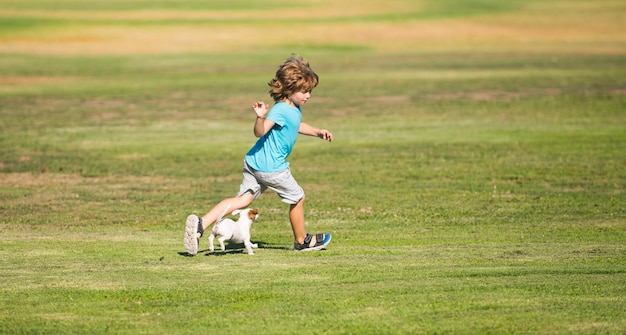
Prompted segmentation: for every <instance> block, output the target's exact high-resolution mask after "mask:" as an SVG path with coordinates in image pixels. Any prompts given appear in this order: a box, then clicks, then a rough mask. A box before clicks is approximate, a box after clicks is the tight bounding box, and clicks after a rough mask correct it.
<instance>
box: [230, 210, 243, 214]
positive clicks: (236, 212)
mask: <svg viewBox="0 0 626 335" xmlns="http://www.w3.org/2000/svg"><path fill="white" fill-rule="evenodd" d="M239 213H241V209H235V210H234V211H233V212H232V213H230V215H237V214H239Z"/></svg>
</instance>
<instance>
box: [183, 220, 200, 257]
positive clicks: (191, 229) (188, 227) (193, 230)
mask: <svg viewBox="0 0 626 335" xmlns="http://www.w3.org/2000/svg"><path fill="white" fill-rule="evenodd" d="M198 222H199V220H198V216H197V215H194V214H191V215H189V216H188V217H187V222H185V238H184V239H183V243H184V244H185V250H187V252H188V253H189V254H190V255H192V256H193V255H196V254H197V253H198V237H197V236H198Z"/></svg>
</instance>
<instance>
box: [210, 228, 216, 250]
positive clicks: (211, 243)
mask: <svg viewBox="0 0 626 335" xmlns="http://www.w3.org/2000/svg"><path fill="white" fill-rule="evenodd" d="M213 239H215V235H214V234H213V232H211V235H209V251H210V252H213V251H215V248H214V247H213Z"/></svg>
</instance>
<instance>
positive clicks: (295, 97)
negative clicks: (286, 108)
mask: <svg viewBox="0 0 626 335" xmlns="http://www.w3.org/2000/svg"><path fill="white" fill-rule="evenodd" d="M310 97H311V91H308V92H297V93H294V94H292V95H291V101H293V103H295V104H296V105H298V106H302V105H304V104H305V103H306V102H307V101H308V100H309V98H310Z"/></svg>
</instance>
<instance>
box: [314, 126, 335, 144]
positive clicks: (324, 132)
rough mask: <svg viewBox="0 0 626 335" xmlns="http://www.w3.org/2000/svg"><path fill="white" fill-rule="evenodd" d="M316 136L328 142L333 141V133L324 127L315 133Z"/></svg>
mask: <svg viewBox="0 0 626 335" xmlns="http://www.w3.org/2000/svg"><path fill="white" fill-rule="evenodd" d="M317 137H319V138H321V139H323V140H326V141H328V142H332V141H333V134H332V133H331V132H330V131H328V130H326V129H320V131H319V132H318V133H317Z"/></svg>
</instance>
